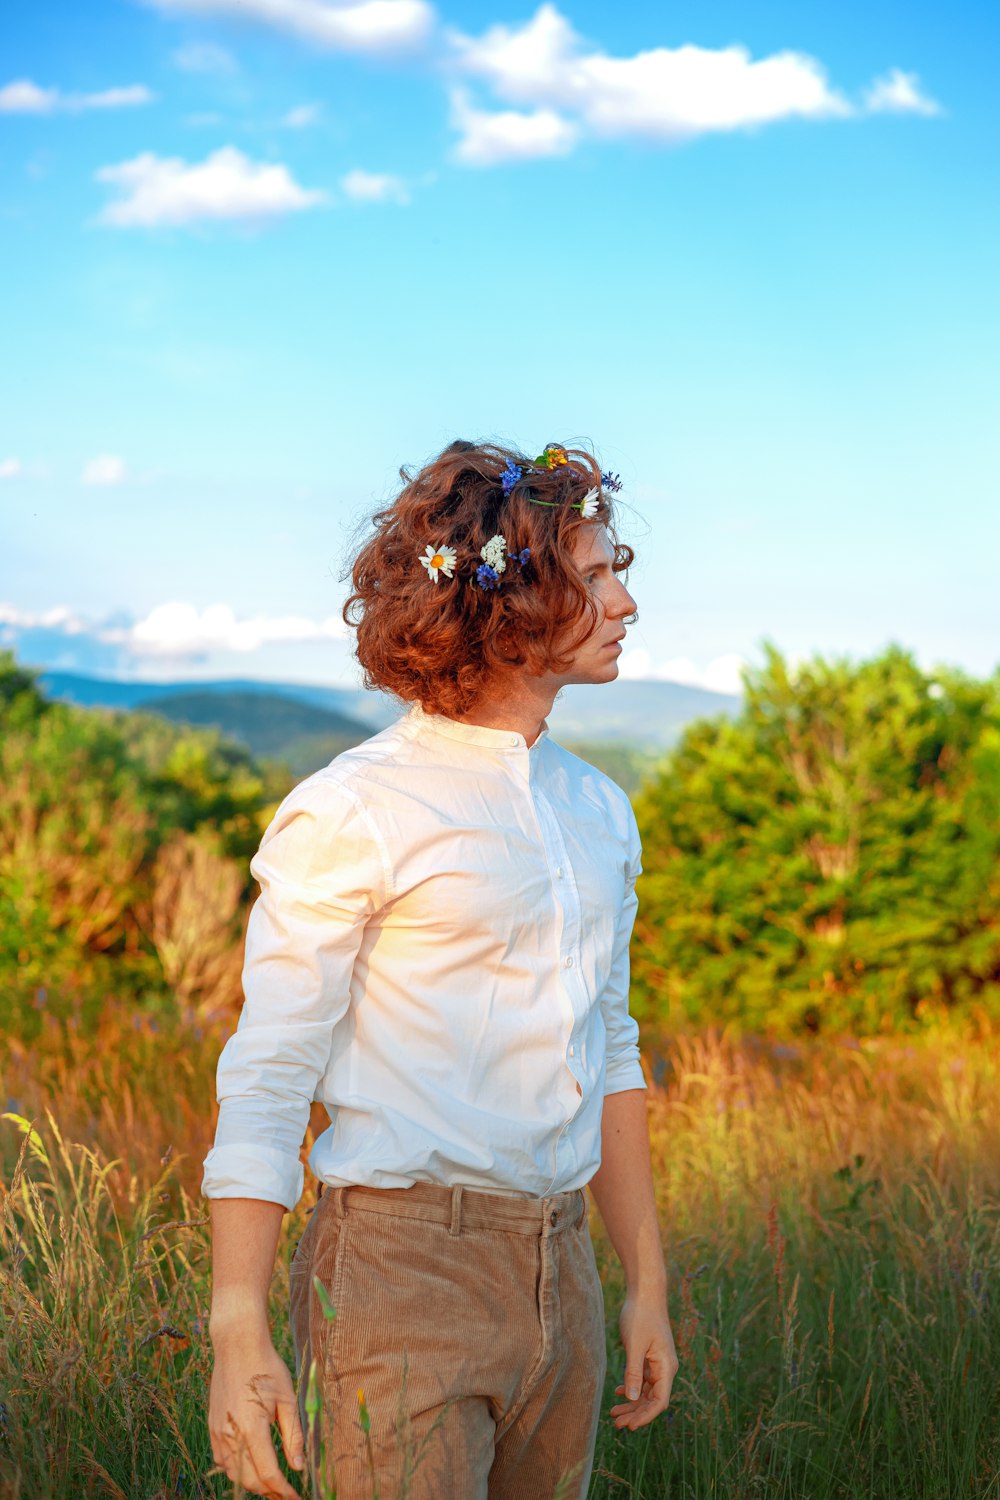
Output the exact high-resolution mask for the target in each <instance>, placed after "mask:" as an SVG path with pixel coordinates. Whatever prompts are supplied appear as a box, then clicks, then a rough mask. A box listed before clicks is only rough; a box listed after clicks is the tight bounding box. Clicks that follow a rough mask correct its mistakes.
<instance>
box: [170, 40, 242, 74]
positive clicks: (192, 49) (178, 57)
mask: <svg viewBox="0 0 1000 1500" xmlns="http://www.w3.org/2000/svg"><path fill="white" fill-rule="evenodd" d="M173 60H174V66H175V67H178V68H180V70H181V72H182V73H235V72H236V71H237V63H236V59H235V57H233V55H232V53H231V52H227V51H226V49H225V47H217V46H216V44H215V43H214V42H189V43H188V45H187V46H186V47H178V48H177V51H176V52H175V53H174V57H173Z"/></svg>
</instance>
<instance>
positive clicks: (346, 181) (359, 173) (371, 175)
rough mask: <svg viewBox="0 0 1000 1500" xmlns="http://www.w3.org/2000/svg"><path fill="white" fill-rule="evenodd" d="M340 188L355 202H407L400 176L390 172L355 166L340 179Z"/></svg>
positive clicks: (406, 193)
mask: <svg viewBox="0 0 1000 1500" xmlns="http://www.w3.org/2000/svg"><path fill="white" fill-rule="evenodd" d="M340 186H341V190H342V191H343V192H344V193H346V194H347V196H348V198H353V199H354V200H355V202H357V203H409V201H410V195H409V193H408V192H407V190H406V184H405V183H404V182H403V180H402V178H400V177H393V176H392V174H391V173H390V172H366V171H364V170H363V168H361V167H355V168H354V170H353V171H352V172H347V173H345V175H344V176H343V177H342V178H341V179H340Z"/></svg>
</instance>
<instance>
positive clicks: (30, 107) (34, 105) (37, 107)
mask: <svg viewBox="0 0 1000 1500" xmlns="http://www.w3.org/2000/svg"><path fill="white" fill-rule="evenodd" d="M58 105H59V90H58V89H43V88H39V86H38V84H37V83H32V81H31V79H30V78H16V79H15V80H14V82H13V83H8V84H5V85H4V87H3V88H2V89H0V115H47V114H51V112H52V111H53V110H54V109H56V108H58Z"/></svg>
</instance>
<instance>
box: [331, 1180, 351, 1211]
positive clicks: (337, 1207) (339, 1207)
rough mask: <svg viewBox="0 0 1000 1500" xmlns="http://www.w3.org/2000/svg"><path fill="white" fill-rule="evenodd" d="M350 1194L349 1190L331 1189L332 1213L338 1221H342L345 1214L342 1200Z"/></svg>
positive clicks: (343, 1188) (342, 1188) (344, 1188)
mask: <svg viewBox="0 0 1000 1500" xmlns="http://www.w3.org/2000/svg"><path fill="white" fill-rule="evenodd" d="M349 1192H350V1188H346V1187H335V1188H334V1189H333V1211H334V1213H335V1214H336V1216H337V1218H338V1219H342V1218H343V1217H344V1213H345V1204H344V1199H345V1197H346V1196H347V1194H348V1193H349Z"/></svg>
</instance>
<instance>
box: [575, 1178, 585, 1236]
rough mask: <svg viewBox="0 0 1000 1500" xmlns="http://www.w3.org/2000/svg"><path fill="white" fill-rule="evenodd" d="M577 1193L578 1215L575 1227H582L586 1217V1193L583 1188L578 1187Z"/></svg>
mask: <svg viewBox="0 0 1000 1500" xmlns="http://www.w3.org/2000/svg"><path fill="white" fill-rule="evenodd" d="M577 1193H578V1195H579V1198H580V1217H579V1218H578V1219H577V1221H576V1227H577V1229H582V1228H583V1225H584V1222H585V1221H586V1218H587V1195H586V1193H585V1192H584V1191H583V1188H578V1189H577Z"/></svg>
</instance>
